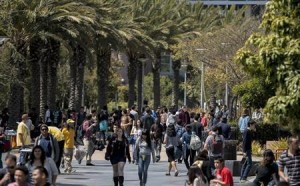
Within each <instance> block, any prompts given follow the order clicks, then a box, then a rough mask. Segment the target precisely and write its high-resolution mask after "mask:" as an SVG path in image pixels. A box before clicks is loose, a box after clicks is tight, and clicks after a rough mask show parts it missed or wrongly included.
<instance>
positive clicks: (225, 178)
mask: <svg viewBox="0 0 300 186" xmlns="http://www.w3.org/2000/svg"><path fill="white" fill-rule="evenodd" d="M216 175H217V176H216V177H217V179H219V180H220V181H222V182H225V183H226V184H229V185H230V186H233V177H232V173H231V172H230V170H229V169H228V168H227V167H223V168H222V169H217V172H216Z"/></svg>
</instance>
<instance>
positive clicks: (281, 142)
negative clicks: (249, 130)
mask: <svg viewBox="0 0 300 186" xmlns="http://www.w3.org/2000/svg"><path fill="white" fill-rule="evenodd" d="M287 141H288V140H287V138H280V139H278V141H276V142H274V143H272V144H270V146H269V147H268V148H269V149H271V150H272V151H273V152H275V151H276V150H278V149H288V143H287Z"/></svg>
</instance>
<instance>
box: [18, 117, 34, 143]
mask: <svg viewBox="0 0 300 186" xmlns="http://www.w3.org/2000/svg"><path fill="white" fill-rule="evenodd" d="M27 120H28V114H23V115H22V121H21V122H20V123H19V125H18V129H17V146H18V147H21V148H24V147H25V146H27V145H30V143H31V138H30V130H29V129H28V127H27V125H26V122H27Z"/></svg>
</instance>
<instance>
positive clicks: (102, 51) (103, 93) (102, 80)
mask: <svg viewBox="0 0 300 186" xmlns="http://www.w3.org/2000/svg"><path fill="white" fill-rule="evenodd" d="M110 66H111V48H110V47H106V48H100V47H99V49H98V51H97V77H98V78H97V85H98V100H97V104H98V110H101V109H102V108H103V106H105V105H106V104H107V87H108V82H109V76H110V74H109V69H110Z"/></svg>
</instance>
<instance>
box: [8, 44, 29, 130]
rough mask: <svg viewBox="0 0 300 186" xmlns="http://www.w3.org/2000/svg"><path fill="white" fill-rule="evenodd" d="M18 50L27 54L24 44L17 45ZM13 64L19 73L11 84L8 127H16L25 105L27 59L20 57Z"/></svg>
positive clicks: (22, 53)
mask: <svg viewBox="0 0 300 186" xmlns="http://www.w3.org/2000/svg"><path fill="white" fill-rule="evenodd" d="M17 51H18V52H19V53H20V54H21V55H23V56H25V54H26V50H25V47H24V45H23V44H20V45H19V46H18V47H17ZM12 64H13V65H14V66H15V68H16V69H17V75H16V77H15V78H13V82H12V84H11V86H10V97H9V104H8V109H9V112H10V117H9V120H8V127H10V128H13V129H16V128H17V123H16V122H17V121H20V118H21V114H22V112H23V108H22V106H23V105H24V88H23V86H22V82H23V80H24V71H25V61H23V60H22V59H19V61H17V62H12ZM22 103H23V105H22Z"/></svg>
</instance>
